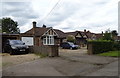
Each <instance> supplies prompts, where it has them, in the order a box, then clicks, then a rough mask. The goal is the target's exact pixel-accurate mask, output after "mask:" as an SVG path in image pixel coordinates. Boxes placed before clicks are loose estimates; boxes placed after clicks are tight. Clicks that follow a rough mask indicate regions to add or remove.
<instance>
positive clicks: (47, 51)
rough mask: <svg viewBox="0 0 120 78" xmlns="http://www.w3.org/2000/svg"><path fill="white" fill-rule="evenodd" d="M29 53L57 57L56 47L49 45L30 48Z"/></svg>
mask: <svg viewBox="0 0 120 78" xmlns="http://www.w3.org/2000/svg"><path fill="white" fill-rule="evenodd" d="M29 52H30V53H36V54H43V55H48V56H59V52H58V46H57V45H50V46H45V45H42V46H31V47H30V48H29Z"/></svg>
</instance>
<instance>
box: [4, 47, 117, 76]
mask: <svg viewBox="0 0 120 78" xmlns="http://www.w3.org/2000/svg"><path fill="white" fill-rule="evenodd" d="M86 51H87V50H86V49H85V48H82V49H79V50H64V49H60V57H54V58H48V57H47V58H40V59H37V60H34V61H31V62H26V63H23V64H19V65H15V66H11V67H8V68H6V69H4V70H3V76H107V75H109V76H117V75H118V70H117V69H118V62H117V60H118V59H117V58H113V57H101V56H94V55H87V54H86ZM106 73H107V74H106Z"/></svg>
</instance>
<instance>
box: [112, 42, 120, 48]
mask: <svg viewBox="0 0 120 78" xmlns="http://www.w3.org/2000/svg"><path fill="white" fill-rule="evenodd" d="M113 50H120V41H116V42H114V45H113Z"/></svg>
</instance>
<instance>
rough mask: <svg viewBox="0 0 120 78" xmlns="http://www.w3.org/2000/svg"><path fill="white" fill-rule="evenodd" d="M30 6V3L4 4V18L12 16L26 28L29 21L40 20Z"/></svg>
mask: <svg viewBox="0 0 120 78" xmlns="http://www.w3.org/2000/svg"><path fill="white" fill-rule="evenodd" d="M30 4H31V3H30V2H3V3H2V16H3V17H9V16H12V17H13V19H14V20H16V21H18V23H19V25H20V26H24V25H25V24H26V23H28V21H29V20H31V19H36V18H39V16H38V14H37V13H35V12H34V10H33V9H32V6H31V5H30Z"/></svg>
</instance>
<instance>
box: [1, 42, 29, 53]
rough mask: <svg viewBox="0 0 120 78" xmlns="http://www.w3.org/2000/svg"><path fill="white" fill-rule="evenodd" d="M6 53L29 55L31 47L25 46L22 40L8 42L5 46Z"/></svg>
mask: <svg viewBox="0 0 120 78" xmlns="http://www.w3.org/2000/svg"><path fill="white" fill-rule="evenodd" d="M3 49H4V52H7V53H10V54H15V53H23V52H24V53H28V49H29V47H28V46H27V45H25V43H23V42H22V41H21V40H7V41H6V42H5V44H4V47H3Z"/></svg>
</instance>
